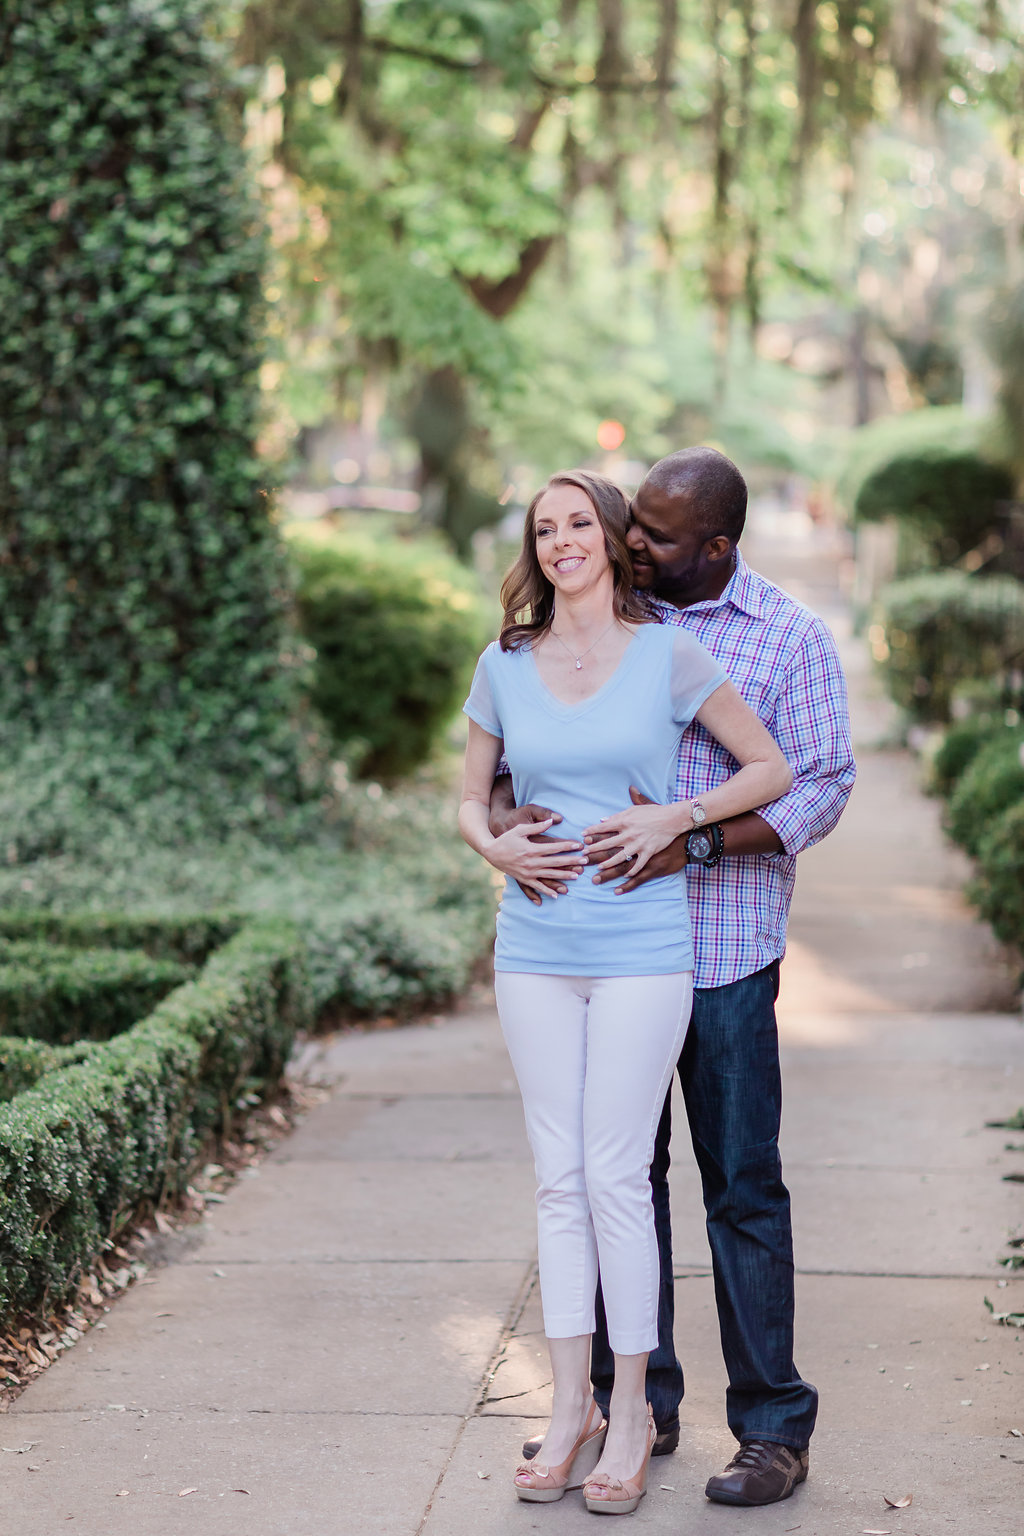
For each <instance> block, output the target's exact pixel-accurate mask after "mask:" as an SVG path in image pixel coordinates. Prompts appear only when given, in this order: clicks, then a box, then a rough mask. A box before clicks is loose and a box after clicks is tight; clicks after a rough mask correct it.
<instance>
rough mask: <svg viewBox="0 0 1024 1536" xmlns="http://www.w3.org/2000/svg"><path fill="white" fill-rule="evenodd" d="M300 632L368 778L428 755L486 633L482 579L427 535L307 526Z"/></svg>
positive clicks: (296, 543)
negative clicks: (375, 538)
mask: <svg viewBox="0 0 1024 1536" xmlns="http://www.w3.org/2000/svg"><path fill="white" fill-rule="evenodd" d="M291 548H292V551H293V553H294V556H295V560H296V564H297V567H298V572H299V584H298V611H299V619H300V623H301V626H302V631H303V634H304V636H305V637H306V639H307V640H308V641H309V643H310V645H312V646H313V647H314V648H315V650H316V661H315V663H314V670H313V684H312V700H313V703H314V704H315V705H316V707H317V709H318V710H319V711H320V713H321V714H322V716H323V718H324V720H325V721H326V723H327V725H328V727H329V729H330V731H331V733H332V735H333V737H334V740H335V742H336V743H337V744H338V746H339V747H341V748H343V749H345V750H346V751H347V752H348V753H349V754H350V756H351V758H352V759H353V760H354V763H355V766H356V767H357V770H358V772H360V773H361V774H363V775H364V776H377V777H384V778H393V777H395V776H397V775H400V774H403V773H408V772H409V771H410V770H411V769H413V768H415V767H417V766H418V765H419V764H420V763H422V762H423V761H424V759H425V758H427V757H429V755H430V753H431V751H432V749H433V748H434V746H435V744H436V742H437V740H438V737H439V735H440V733H441V732H442V731H443V730H444V728H445V726H446V725H447V724H448V722H449V721H450V719H451V717H452V715H453V713H454V712H455V710H456V709H457V707H458V705H459V704H460V703H461V701H462V699H463V698H464V697H465V691H466V690H467V688H468V684H469V680H470V678H471V676H472V671H473V665H474V663H475V661H476V658H477V656H478V654H479V652H480V651H481V649H482V648H483V646H484V644H485V643H486V640H487V623H486V614H485V611H484V608H483V604H482V601H481V598H480V596H479V594H478V593H477V591H476V589H475V587H474V585H473V580H472V577H470V576H469V575H468V574H467V573H466V571H465V570H464V569H463V567H461V566H459V565H458V564H457V563H456V562H455V561H454V560H452V559H451V558H450V557H446V556H443V555H441V554H440V553H439V552H438V551H437V550H436V549H435V548H434V547H433V546H431V545H427V544H425V543H422V542H421V543H418V544H406V543H403V542H401V541H399V540H397V539H387V540H382V541H380V542H378V543H370V542H368V541H364V540H360V539H358V538H353V537H352V536H350V535H349V536H345V535H332V534H331V533H330V531H329V530H319V529H307V530H298V531H296V532H295V533H294V534H293V537H292V539H291Z"/></svg>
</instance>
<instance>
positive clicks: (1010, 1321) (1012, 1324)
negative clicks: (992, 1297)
mask: <svg viewBox="0 0 1024 1536" xmlns="http://www.w3.org/2000/svg"><path fill="white" fill-rule="evenodd" d="M999 1283H1000V1285H1002V1284H1003V1283H1004V1282H1003V1281H1002V1280H1000V1282H999ZM982 1300H983V1301H984V1303H985V1305H986V1307H987V1308H988V1310H989V1311H990V1312H991V1314H992V1321H993V1322H994V1323H1002V1325H1003V1327H1004V1328H1024V1312H997V1311H996V1309H995V1307H994V1306H993V1305H992V1303H991V1302H990V1301H989V1299H988V1297H987V1296H983V1297H982Z"/></svg>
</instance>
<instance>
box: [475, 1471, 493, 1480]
mask: <svg viewBox="0 0 1024 1536" xmlns="http://www.w3.org/2000/svg"><path fill="white" fill-rule="evenodd" d="M490 1475H491V1474H490V1473H489V1472H478V1473H477V1477H479V1478H481V1479H482V1480H483V1481H484V1482H486V1480H487V1478H489V1477H490Z"/></svg>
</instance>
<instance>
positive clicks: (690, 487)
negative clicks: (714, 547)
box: [641, 448, 747, 544]
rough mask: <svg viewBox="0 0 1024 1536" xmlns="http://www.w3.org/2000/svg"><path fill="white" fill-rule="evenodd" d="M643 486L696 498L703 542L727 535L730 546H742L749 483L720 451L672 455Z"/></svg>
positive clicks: (686, 450)
mask: <svg viewBox="0 0 1024 1536" xmlns="http://www.w3.org/2000/svg"><path fill="white" fill-rule="evenodd" d="M643 484H644V485H645V486H646V485H649V486H651V488H652V489H655V490H658V491H660V492H661V493H662V494H663V495H666V496H685V497H687V498H688V499H692V502H693V510H694V514H695V517H696V519H697V531H698V532H699V534H700V535H701V537H702V538H703V539H705V540H706V539H714V538H717V537H718V536H719V535H720V534H724V536H725V537H726V538H727V539H728V540H729V542H730V544H737V543H739V538H740V534H741V533H742V532H743V525H744V523H745V522H746V519H747V482H746V481H745V480H744V478H743V476H742V475H741V474H740V472H739V470H738V469H737V468H736V465H735V464H734V463H733V462H732V460H731V459H727V458H726V456H725V454H724V453H719V452H718V450H717V448H682V449H680V450H679V452H678V453H670V454H669V455H668V456H667V457H666V458H664V459H659V460H658V462H657V464H655V465H654V466H653V468H652V469H650V470H649V471H648V472H647V475H646V477H645V478H644V482H643ZM642 489H643V486H641V490H642Z"/></svg>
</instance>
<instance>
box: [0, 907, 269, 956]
mask: <svg viewBox="0 0 1024 1536" xmlns="http://www.w3.org/2000/svg"><path fill="white" fill-rule="evenodd" d="M243 922H244V917H243V916H242V914H241V913H238V912H213V913H210V912H196V913H185V914H182V915H178V916H170V917H156V916H138V915H136V916H129V915H127V914H126V913H123V912H64V913H62V912H51V911H45V912H32V911H26V910H23V909H18V910H10V909H0V961H2V960H3V950H4V945H3V942H2V941H3V940H4V939H9V940H11V941H18V940H23V941H26V942H29V943H33V944H61V945H64V946H66V947H67V948H69V949H141V950H145V952H146V954H147V955H151V956H152V957H153V959H154V960H180V961H182V962H183V963H184V964H186V965H202V963H203V961H204V960H205V959H206V958H207V956H208V955H209V954H210V953H211V952H212V951H213V950H215V949H219V948H220V946H221V945H222V944H226V943H227V941H228V939H230V938H231V937H232V936H233V935H234V934H236V933H237V932H238V930H239V928H240V927H241V926H242V923H243Z"/></svg>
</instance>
